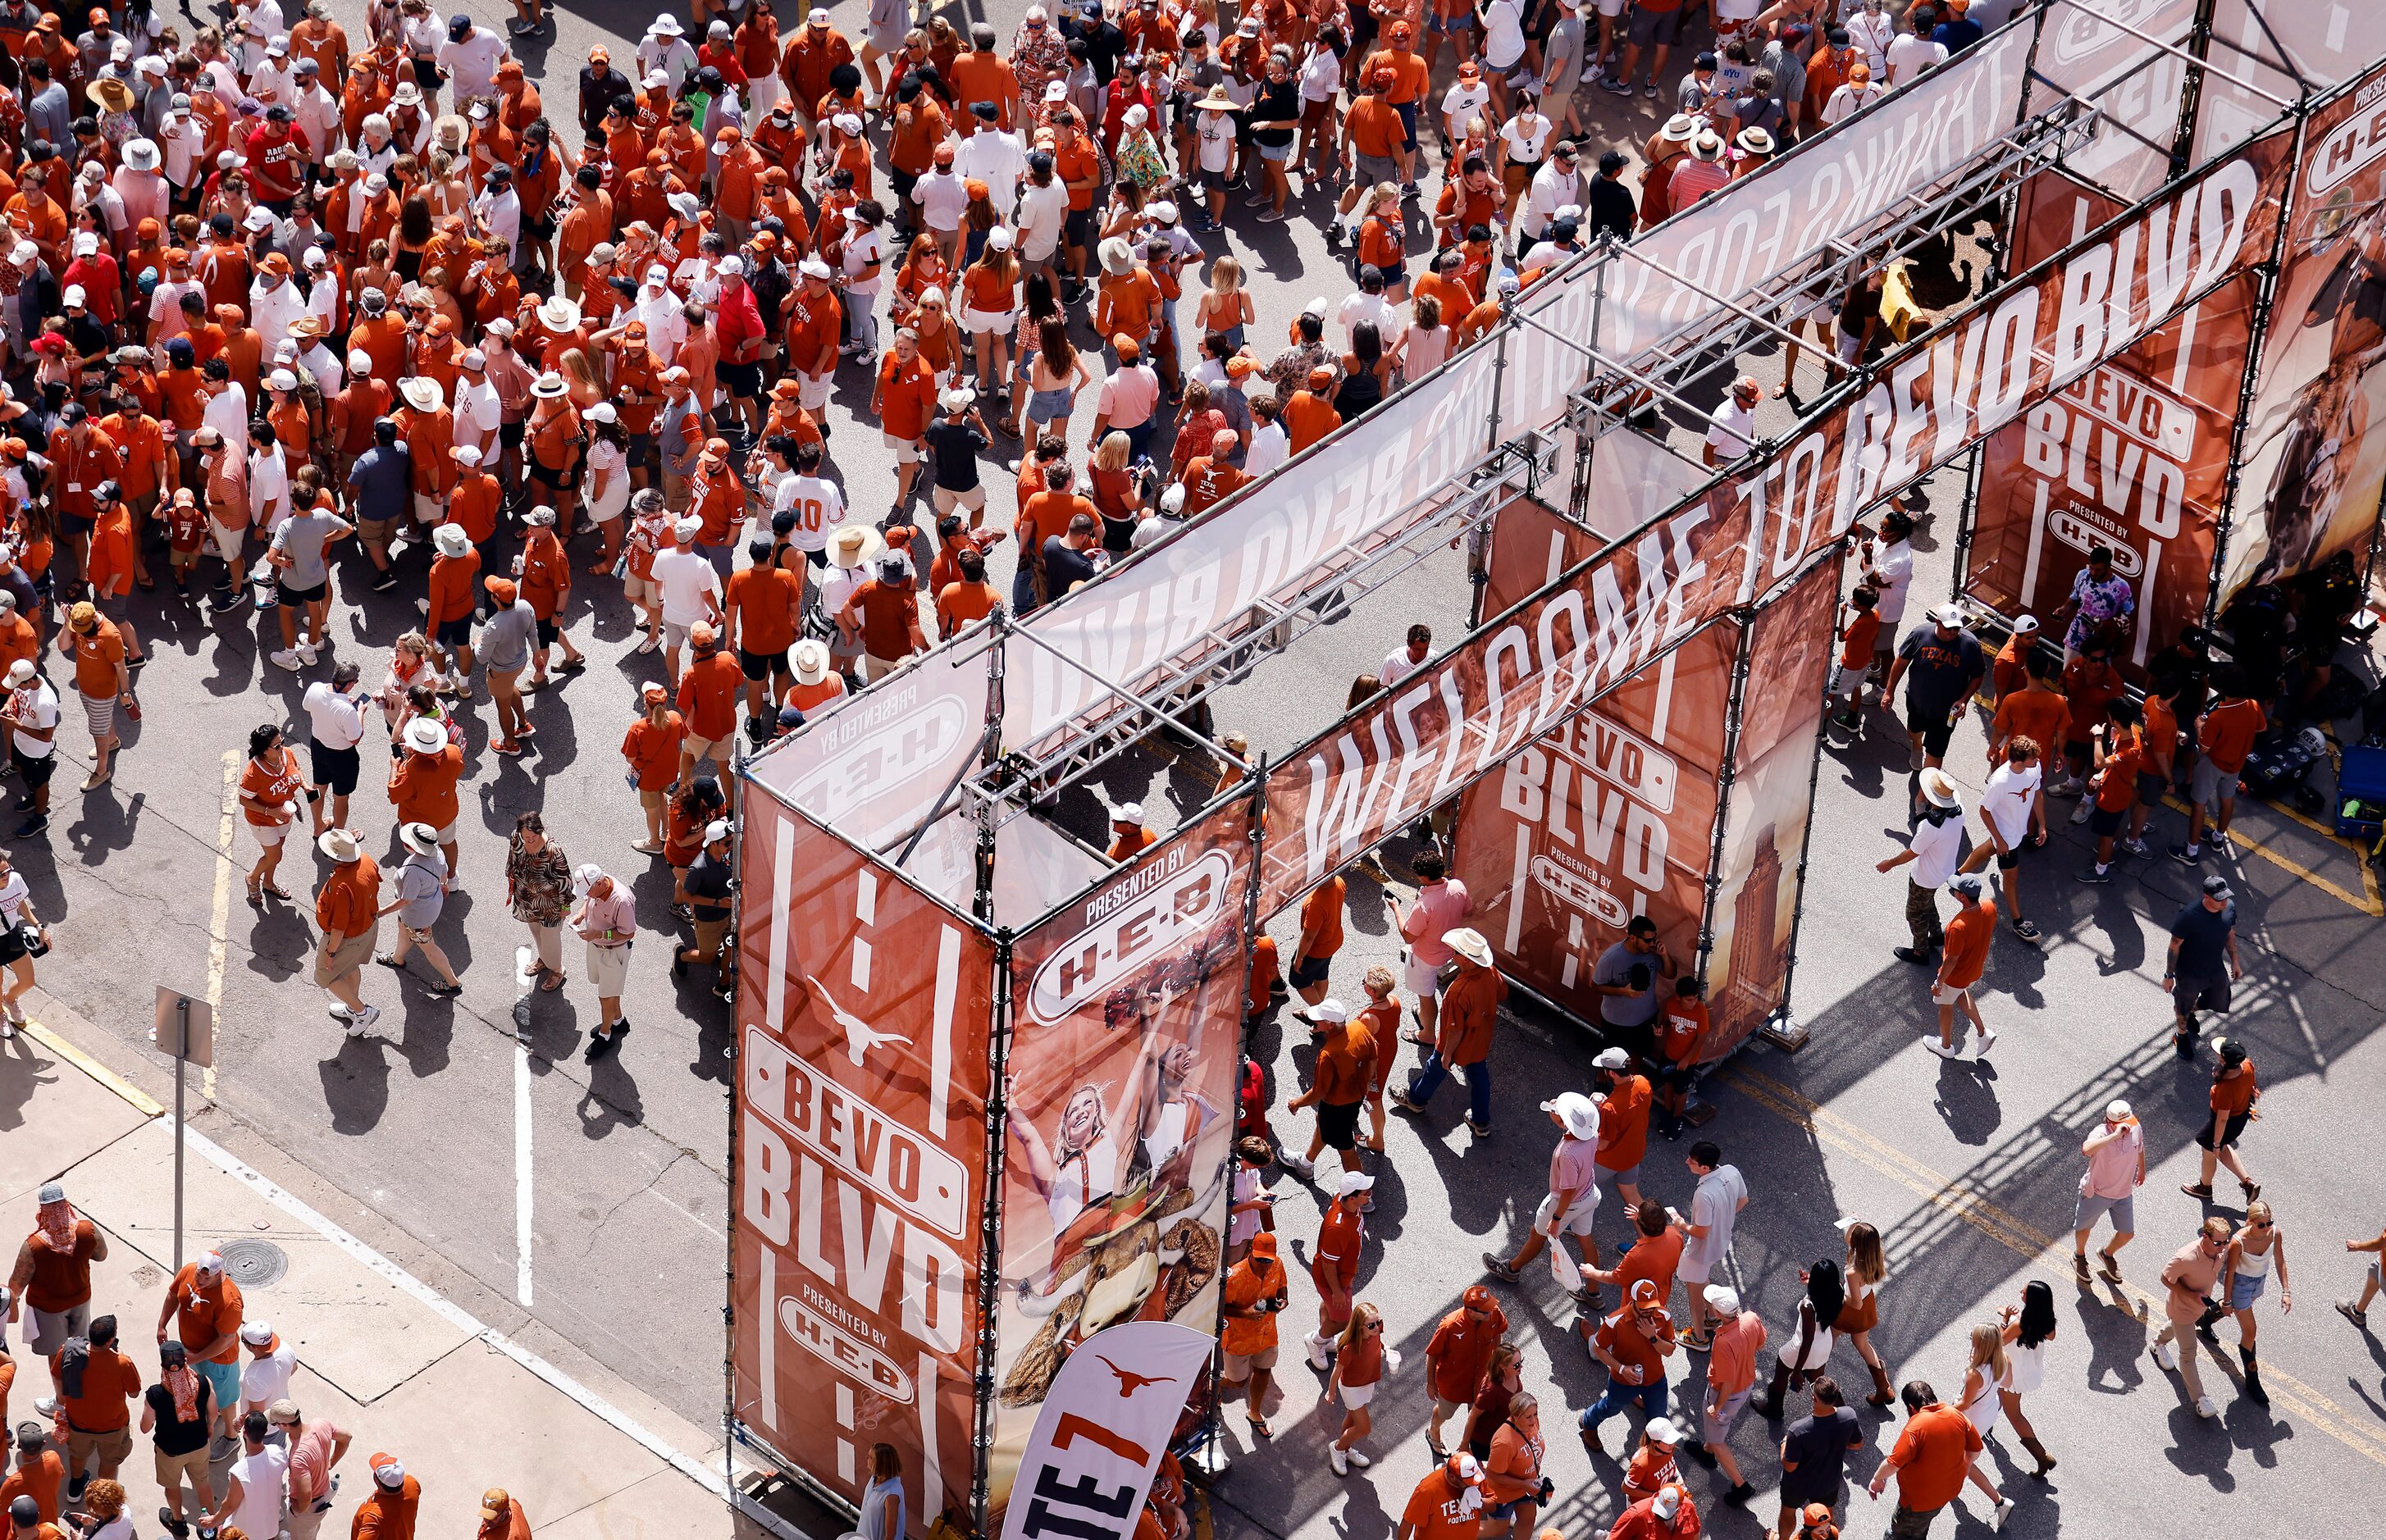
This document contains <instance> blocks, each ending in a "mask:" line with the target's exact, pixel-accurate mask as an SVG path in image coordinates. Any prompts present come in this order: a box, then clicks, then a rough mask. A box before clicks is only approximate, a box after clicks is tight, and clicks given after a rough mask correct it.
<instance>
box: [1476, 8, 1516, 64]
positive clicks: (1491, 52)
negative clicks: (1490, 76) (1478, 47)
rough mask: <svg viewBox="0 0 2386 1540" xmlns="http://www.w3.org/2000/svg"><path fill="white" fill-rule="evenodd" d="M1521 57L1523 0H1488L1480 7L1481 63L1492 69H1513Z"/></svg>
mask: <svg viewBox="0 0 2386 1540" xmlns="http://www.w3.org/2000/svg"><path fill="white" fill-rule="evenodd" d="M1524 56H1525V7H1524V6H1523V4H1522V0H1491V3H1490V4H1489V5H1488V6H1484V7H1483V62H1484V63H1486V64H1488V65H1489V66H1490V67H1491V68H1492V69H1502V70H1504V69H1514V68H1515V64H1516V61H1517V60H1518V59H1520V58H1523V57H1524Z"/></svg>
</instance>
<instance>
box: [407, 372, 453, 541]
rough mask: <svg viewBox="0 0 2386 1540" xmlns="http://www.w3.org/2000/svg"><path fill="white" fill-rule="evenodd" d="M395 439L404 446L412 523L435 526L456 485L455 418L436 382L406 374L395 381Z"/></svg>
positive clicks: (443, 513) (443, 514)
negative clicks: (398, 402) (411, 491)
mask: <svg viewBox="0 0 2386 1540" xmlns="http://www.w3.org/2000/svg"><path fill="white" fill-rule="evenodd" d="M397 394H398V396H399V398H400V399H401V400H402V401H403V402H404V403H405V405H403V406H401V407H399V408H398V409H397V413H396V418H397V436H398V440H399V442H400V443H402V444H405V445H406V452H407V458H408V469H409V470H410V472H411V475H412V484H413V488H414V521H415V523H416V524H418V525H432V524H437V523H438V522H439V521H440V520H441V519H442V518H443V517H444V516H445V511H446V509H445V504H446V500H447V495H448V494H449V493H450V492H452V491H454V490H455V486H456V453H455V450H456V416H455V414H454V413H453V412H450V411H449V410H448V409H447V404H446V394H445V393H444V392H442V391H441V390H440V388H439V382H438V381H436V380H432V379H427V378H424V377H423V376H421V375H410V376H408V377H407V378H406V379H403V380H400V381H399V382H397Z"/></svg>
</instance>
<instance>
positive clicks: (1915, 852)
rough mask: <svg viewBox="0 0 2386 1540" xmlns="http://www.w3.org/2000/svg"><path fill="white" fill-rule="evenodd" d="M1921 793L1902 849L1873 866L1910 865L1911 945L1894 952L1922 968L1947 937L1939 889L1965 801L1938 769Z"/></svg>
mask: <svg viewBox="0 0 2386 1540" xmlns="http://www.w3.org/2000/svg"><path fill="white" fill-rule="evenodd" d="M1884 629H1885V628H1884ZM1922 797H1923V801H1922V807H1921V820H1920V821H1919V822H1917V823H1916V824H1915V826H1914V833H1912V834H1911V835H1909V836H1908V837H1907V842H1906V846H1905V848H1904V849H1903V850H1902V851H1900V852H1899V853H1898V854H1896V855H1894V856H1891V857H1890V858H1888V859H1886V860H1883V861H1881V862H1879V863H1877V865H1876V866H1875V868H1874V870H1877V871H1881V872H1890V871H1895V870H1897V869H1898V868H1899V867H1902V866H1905V865H1908V864H1911V865H1912V866H1913V868H1914V870H1912V871H1909V872H1907V873H1906V878H1907V883H1906V889H1905V925H1906V929H1907V930H1908V931H1909V932H1911V933H1912V934H1913V939H1914V944H1913V945H1910V946H1900V947H1898V948H1897V949H1896V956H1897V957H1898V958H1899V959H1900V960H1901V961H1904V962H1910V963H1914V964H1915V965H1917V966H1920V967H1926V968H1927V967H1928V966H1929V965H1930V964H1931V963H1933V962H1935V961H1937V960H1938V958H1939V948H1940V946H1941V945H1945V943H1946V940H1947V931H1946V927H1944V926H1943V925H1941V924H1940V922H1939V890H1940V888H1942V887H1945V886H1946V885H1947V884H1948V883H1949V882H1951V881H1953V878H1954V876H1955V863H1956V862H1957V861H1958V860H1959V859H1961V858H1962V857H1963V854H1964V800H1963V798H1962V796H1961V795H1958V794H1957V792H1956V790H1955V782H1954V779H1953V777H1951V776H1950V775H1948V773H1947V772H1946V771H1945V770H1924V771H1923V772H1922Z"/></svg>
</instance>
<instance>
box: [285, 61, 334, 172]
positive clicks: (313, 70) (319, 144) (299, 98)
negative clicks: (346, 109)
mask: <svg viewBox="0 0 2386 1540" xmlns="http://www.w3.org/2000/svg"><path fill="white" fill-rule="evenodd" d="M291 72H292V74H293V75H294V76H295V80H294V81H293V82H292V84H291V88H290V96H291V101H290V114H291V119H292V122H293V125H294V126H295V128H296V129H297V130H298V131H299V132H300V133H302V134H304V135H306V138H307V157H308V160H309V161H310V162H312V163H313V164H314V165H317V166H320V165H322V164H323V162H324V161H325V160H326V159H328V158H329V157H330V156H331V154H332V147H333V145H334V144H338V143H339V142H340V130H341V128H342V126H343V120H342V118H341V115H340V99H339V98H338V97H337V96H334V95H333V94H331V93H330V92H329V91H327V90H325V89H324V88H323V78H322V76H323V71H322V66H320V65H319V64H317V63H316V62H315V61H314V60H313V59H300V60H299V61H298V62H297V63H296V64H295V65H293V66H291Z"/></svg>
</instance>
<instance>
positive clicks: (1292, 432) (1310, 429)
mask: <svg viewBox="0 0 2386 1540" xmlns="http://www.w3.org/2000/svg"><path fill="white" fill-rule="evenodd" d="M1333 389H1334V369H1333V366H1331V365H1329V364H1319V365H1317V366H1316V367H1315V368H1313V369H1311V370H1310V371H1309V383H1308V384H1307V385H1306V386H1304V387H1302V388H1301V389H1300V390H1297V391H1295V392H1293V393H1292V398H1291V399H1290V400H1288V401H1287V402H1286V403H1285V404H1284V418H1283V421H1284V432H1285V437H1286V441H1287V450H1286V453H1287V455H1298V454H1300V452H1301V451H1302V450H1304V449H1306V448H1308V447H1309V446H1310V445H1311V444H1315V443H1317V442H1318V441H1319V440H1320V439H1323V438H1324V437H1325V435H1326V434H1328V433H1330V432H1334V430H1335V429H1337V428H1339V427H1340V426H1342V414H1341V413H1340V412H1337V411H1336V410H1335V409H1334V403H1333V401H1332V400H1331V398H1330V394H1329V393H1330V392H1331V391H1332V390H1333Z"/></svg>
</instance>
